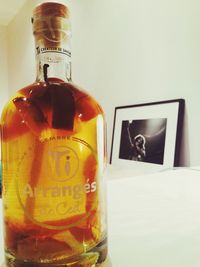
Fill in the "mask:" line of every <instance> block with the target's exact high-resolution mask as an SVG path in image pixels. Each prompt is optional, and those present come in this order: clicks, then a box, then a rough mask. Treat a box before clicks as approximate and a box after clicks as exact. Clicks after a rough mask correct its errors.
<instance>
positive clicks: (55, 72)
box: [36, 39, 71, 82]
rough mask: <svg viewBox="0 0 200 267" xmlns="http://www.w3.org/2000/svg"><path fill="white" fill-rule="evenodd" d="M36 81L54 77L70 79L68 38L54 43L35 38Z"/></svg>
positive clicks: (44, 80) (45, 80) (64, 79)
mask: <svg viewBox="0 0 200 267" xmlns="http://www.w3.org/2000/svg"><path fill="white" fill-rule="evenodd" d="M36 66H37V77H36V81H37V82H47V80H48V79H49V78H56V79H60V80H63V81H65V82H69V81H71V45H70V40H69V39H67V40H65V41H61V42H59V43H57V44H56V45H55V43H51V42H46V43H45V42H44V41H43V40H37V39H36Z"/></svg>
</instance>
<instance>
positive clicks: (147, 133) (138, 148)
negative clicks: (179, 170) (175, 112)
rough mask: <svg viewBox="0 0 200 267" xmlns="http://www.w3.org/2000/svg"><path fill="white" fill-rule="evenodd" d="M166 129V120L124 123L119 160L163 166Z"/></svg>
mask: <svg viewBox="0 0 200 267" xmlns="http://www.w3.org/2000/svg"><path fill="white" fill-rule="evenodd" d="M166 127H167V119H166V118H155V119H145V120H124V121H122V125H121V138H120V151H119V158H120V159H126V160H133V161H141V162H148V163H155V164H161V165H162V164H163V160H164V150H165V137H166Z"/></svg>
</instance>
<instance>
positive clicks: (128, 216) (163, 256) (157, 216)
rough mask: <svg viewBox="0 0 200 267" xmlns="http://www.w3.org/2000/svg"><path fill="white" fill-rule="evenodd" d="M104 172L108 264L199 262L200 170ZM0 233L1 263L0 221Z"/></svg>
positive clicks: (183, 266)
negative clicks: (109, 261) (106, 184)
mask: <svg viewBox="0 0 200 267" xmlns="http://www.w3.org/2000/svg"><path fill="white" fill-rule="evenodd" d="M129 176H130V177H129ZM109 177H110V179H109V180H108V197H107V198H108V232H109V254H110V258H111V262H112V266H113V267H199V266H200V256H199V254H200V253H199V252H200V171H193V170H185V169H181V170H176V171H165V172H161V173H154V174H149V175H147V174H146V175H136V176H133V175H132V176H131V175H130V173H129V174H128V175H127V172H126V171H125V172H123V171H121V173H120V172H118V175H116V173H114V174H113V173H111V174H110V175H109ZM116 177H117V178H116ZM1 212H2V211H1V209H0V216H1ZM0 238H1V241H0V264H1V263H2V261H3V245H2V228H1V227H0Z"/></svg>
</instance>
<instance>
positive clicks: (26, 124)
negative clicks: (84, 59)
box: [1, 80, 104, 135]
mask: <svg viewBox="0 0 200 267" xmlns="http://www.w3.org/2000/svg"><path fill="white" fill-rule="evenodd" d="M98 115H101V116H102V117H104V114H103V110H102V108H101V107H100V105H99V104H98V103H97V101H96V100H95V99H94V98H93V97H91V96H90V95H89V94H88V93H86V92H85V91H83V90H82V89H80V88H79V87H78V86H76V85H74V84H72V83H65V82H61V81H59V80H53V81H49V82H48V83H33V84H31V85H29V86H27V87H24V88H23V89H21V90H19V91H18V92H17V93H16V94H15V95H14V96H13V97H12V98H11V99H10V101H9V102H8V103H7V105H6V106H5V108H4V110H3V113H2V116H1V125H2V127H4V131H6V132H8V133H9V134H10V133H11V135H12V134H13V133H12V131H13V132H14V131H15V128H17V127H18V128H19V129H18V131H20V133H24V132H27V130H28V128H29V129H31V130H32V131H33V132H34V131H35V132H41V131H43V130H45V129H61V130H65V131H68V132H69V133H70V132H74V131H76V130H75V129H76V128H77V127H76V126H77V125H79V123H82V122H87V121H90V120H92V119H95V118H96V117H97V116H98Z"/></svg>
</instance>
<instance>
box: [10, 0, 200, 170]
mask: <svg viewBox="0 0 200 267" xmlns="http://www.w3.org/2000/svg"><path fill="white" fill-rule="evenodd" d="M66 2H69V4H70V7H71V13H72V28H73V78H74V81H75V83H78V84H80V85H82V86H83V87H84V88H86V89H88V91H89V92H91V93H92V94H93V95H94V96H95V97H96V98H97V99H98V100H99V102H100V103H101V104H102V106H103V107H104V110H105V112H106V116H107V122H108V148H110V141H111V135H112V125H113V114H114V108H115V106H119V105H120V106H121V105H130V104H137V103H144V102H151V101H159V100H166V99H174V98H185V100H186V118H185V126H184V145H183V148H182V157H181V163H182V164H184V165H200V157H199V149H200V139H199V136H200V126H199V124H198V122H197V121H198V119H197V118H198V114H199V113H200V105H199V98H200V93H199V87H200V33H199V29H200V17H199V10H200V2H199V0H151V1H150V0H101V1H99V0H73V1H66ZM34 4H35V1H28V2H27V4H26V5H25V6H24V7H23V9H21V11H20V12H19V13H18V15H17V16H16V17H15V19H14V20H13V21H12V23H11V24H10V25H9V27H8V34H9V46H8V47H9V86H10V88H11V90H12V91H13V92H14V91H15V90H17V89H18V88H21V87H22V86H24V85H26V84H28V83H31V82H32V81H33V80H34V78H35V65H34V43H33V37H32V34H31V32H32V30H31V24H30V23H29V22H30V17H31V11H32V6H33V5H34Z"/></svg>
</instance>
